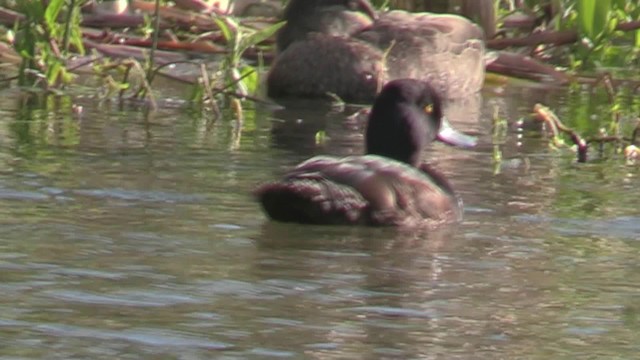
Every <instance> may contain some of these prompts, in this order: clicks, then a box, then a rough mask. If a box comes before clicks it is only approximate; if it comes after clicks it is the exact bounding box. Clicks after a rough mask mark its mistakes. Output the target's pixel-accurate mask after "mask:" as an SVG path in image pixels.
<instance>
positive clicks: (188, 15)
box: [0, 0, 640, 161]
mask: <svg viewBox="0 0 640 360" xmlns="http://www.w3.org/2000/svg"><path fill="white" fill-rule="evenodd" d="M373 2H374V3H375V5H376V6H378V7H381V8H385V9H386V8H401V9H406V10H413V11H425V10H438V11H452V12H457V13H461V14H462V15H466V16H468V17H470V18H472V19H473V20H474V21H476V22H477V23H479V24H481V25H482V27H483V28H484V30H485V33H486V34H487V41H486V46H487V48H488V50H489V51H495V53H494V56H493V59H492V60H491V61H488V62H487V71H488V74H487V82H498V83H507V82H509V81H510V80H509V79H510V78H522V79H527V80H530V81H535V82H541V83H548V84H550V86H557V85H568V86H573V85H574V84H577V85H578V86H579V85H581V84H588V85H591V86H594V87H595V86H598V87H600V86H601V87H603V88H604V89H605V91H606V93H607V94H608V97H609V100H610V104H611V119H609V120H607V121H603V123H604V124H608V125H603V128H606V129H607V130H606V131H602V132H601V134H600V135H598V136H596V137H593V138H590V139H587V140H584V139H583V137H582V136H580V135H579V134H578V133H577V132H576V131H574V130H571V129H569V128H567V127H566V126H564V125H562V123H561V122H560V120H559V119H558V118H557V116H555V115H554V114H553V111H551V109H549V108H547V107H545V106H543V105H541V104H539V105H536V107H535V108H534V109H532V113H533V114H534V115H532V118H534V119H538V120H539V121H542V122H543V123H545V124H546V125H547V128H548V129H550V131H551V136H552V138H553V139H554V140H553V141H554V143H556V142H557V140H558V139H559V137H560V136H562V135H563V134H565V135H566V136H567V137H568V138H569V139H570V141H571V142H572V144H573V145H574V148H575V151H576V153H577V154H578V155H577V158H578V161H586V160H587V157H586V149H587V145H588V144H590V143H597V144H599V145H600V147H602V144H604V143H607V142H611V143H614V144H616V145H615V146H616V147H617V148H618V149H619V150H620V153H624V154H625V157H626V158H627V159H631V158H634V159H635V157H637V151H636V150H634V149H635V142H636V134H637V132H638V131H639V128H640V125H635V127H634V128H633V129H634V130H633V134H632V136H630V137H624V136H623V135H622V134H621V130H620V128H621V126H620V121H621V117H622V115H621V112H622V111H621V109H620V106H618V102H617V100H616V95H617V93H618V92H619V88H621V87H624V88H626V89H630V90H627V91H631V93H632V94H638V92H640V78H639V77H638V74H639V73H640V72H638V71H637V70H638V69H640V4H637V3H634V2H628V1H624V0H537V1H536V0H529V1H525V0H451V1H434V2H426V1H418V0H412V1H407V0H395V1H394V0H387V1H373ZM427 3H429V4H430V7H427V6H426V4H427ZM281 8H282V1H280V0H237V1H232V0H229V1H213V0H209V1H205V0H174V1H172V2H168V1H160V0H155V1H150V0H147V1H145V0H115V1H98V0H48V1H46V0H22V1H11V0H0V36H1V37H0V87H2V88H7V87H13V86H18V87H19V88H20V89H22V90H24V91H30V92H43V93H54V94H56V93H64V92H65V89H68V88H70V87H72V86H73V84H74V79H75V78H76V77H77V76H78V74H84V75H89V76H94V77H95V78H97V79H100V83H101V86H100V90H101V96H103V97H107V98H108V97H116V98H118V99H119V100H123V99H128V100H134V101H140V102H141V103H143V104H148V105H149V106H151V107H154V106H157V104H156V99H155V96H154V93H155V91H154V80H155V79H156V77H157V76H162V77H165V78H169V79H170V80H171V81H175V82H178V83H183V84H185V85H186V86H190V87H191V88H192V89H193V91H192V92H191V95H190V99H188V100H189V101H191V102H192V103H193V104H196V105H198V106H199V107H200V108H202V109H206V110H207V111H210V113H211V118H212V119H213V120H215V119H217V118H218V117H219V116H220V113H221V110H220V109H221V108H228V109H231V110H232V111H233V112H234V114H235V115H236V118H237V119H239V120H240V121H241V120H242V117H243V116H242V114H243V110H242V109H243V103H244V102H245V101H246V100H250V101H254V102H261V103H270V101H269V100H268V99H265V98H264V97H263V96H260V95H259V90H260V89H259V84H260V83H261V75H262V74H264V73H265V69H267V68H268V66H269V64H270V63H271V61H272V60H273V59H274V57H275V55H276V54H275V47H274V41H273V38H274V34H275V33H276V32H277V30H278V29H279V28H280V27H281V26H282V25H283V23H282V22H280V21H279V20H278V19H279V17H278V16H279V13H280V11H281ZM634 70H635V71H634ZM185 100H187V99H185ZM637 115H638V114H635V116H637ZM638 124H640V121H639V122H638ZM631 147H633V148H631ZM629 149H631V150H629ZM627 154H629V155H627Z"/></svg>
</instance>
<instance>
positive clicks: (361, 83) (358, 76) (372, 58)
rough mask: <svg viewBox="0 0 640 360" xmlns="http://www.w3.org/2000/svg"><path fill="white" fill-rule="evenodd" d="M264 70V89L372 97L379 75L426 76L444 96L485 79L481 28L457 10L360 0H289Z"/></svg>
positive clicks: (469, 90) (381, 80)
mask: <svg viewBox="0 0 640 360" xmlns="http://www.w3.org/2000/svg"><path fill="white" fill-rule="evenodd" d="M284 20H286V21H287V24H286V25H285V26H284V27H283V28H282V29H281V30H280V32H279V34H278V37H277V45H278V49H279V54H278V56H277V58H276V60H275V62H274V63H273V65H272V67H271V70H270V72H269V74H268V77H267V92H268V95H269V96H271V97H275V98H279V97H323V96H325V95H326V94H327V93H333V94H336V95H338V96H339V97H340V98H342V99H344V100H346V101H351V102H368V101H371V100H372V99H373V98H374V97H375V94H376V93H377V92H378V91H379V90H380V88H381V87H382V85H383V84H385V83H386V82H388V81H390V80H393V79H399V78H416V79H420V80H426V81H429V82H430V83H431V84H432V86H434V87H435V88H436V90H437V91H438V92H440V93H441V95H442V96H443V97H445V98H460V97H465V96H468V95H469V94H473V93H476V92H477V91H479V90H480V88H481V87H482V84H483V82H484V69H485V60H484V56H485V49H484V41H483V32H482V30H481V29H480V27H478V26H477V25H475V24H473V23H472V22H470V21H469V20H467V19H466V18H463V17H460V16H457V15H448V14H444V15H443V14H431V13H418V14H413V13H408V12H405V11H399V10H397V11H390V12H382V13H376V12H375V10H374V9H373V7H372V6H371V4H370V3H369V2H368V1H366V0H357V1H356V0H311V1H309V0H291V1H290V2H289V3H288V5H287V7H286V8H285V11H284Z"/></svg>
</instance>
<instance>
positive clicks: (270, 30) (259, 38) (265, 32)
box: [239, 21, 286, 53]
mask: <svg viewBox="0 0 640 360" xmlns="http://www.w3.org/2000/svg"><path fill="white" fill-rule="evenodd" d="M284 24H286V21H281V22H279V23H275V24H273V25H271V26H269V27H267V28H264V29H261V30H258V31H256V32H254V33H253V34H251V35H248V36H245V37H244V38H243V39H242V41H241V42H240V49H239V50H240V52H241V53H243V52H244V51H245V50H247V49H248V48H250V47H252V46H255V45H257V44H259V43H261V42H263V41H265V40H266V39H268V38H270V37H272V36H273V35H274V34H275V33H276V32H277V31H278V30H279V29H280V28H281V27H282V26H284Z"/></svg>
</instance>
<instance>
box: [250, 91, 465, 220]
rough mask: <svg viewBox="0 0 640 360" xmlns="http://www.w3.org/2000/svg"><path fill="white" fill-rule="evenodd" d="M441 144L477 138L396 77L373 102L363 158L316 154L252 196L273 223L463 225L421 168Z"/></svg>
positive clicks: (437, 178)
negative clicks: (428, 151) (427, 151)
mask: <svg viewBox="0 0 640 360" xmlns="http://www.w3.org/2000/svg"><path fill="white" fill-rule="evenodd" d="M434 140H439V141H442V142H445V143H447V144H450V145H456V146H463V147H469V146H474V145H475V139H474V138H472V137H469V136H466V135H464V134H461V133H458V132H457V131H455V130H454V129H453V128H452V127H451V126H450V125H449V124H448V123H447V121H446V119H445V118H444V117H443V116H442V107H441V101H440V97H439V96H438V95H437V92H436V91H435V90H434V89H433V88H432V87H431V86H430V85H429V84H428V83H427V82H424V81H420V80H415V79H399V80H393V81H391V82H389V83H388V84H387V85H385V86H384V88H383V89H382V91H381V93H380V94H379V95H378V96H377V98H376V99H375V102H374V104H373V108H372V109H371V113H370V114H369V120H368V125H367V130H366V134H365V142H366V153H367V154H366V155H363V156H349V157H345V158H334V157H328V156H318V157H314V158H311V159H309V160H307V161H305V162H303V163H302V164H300V165H298V166H297V167H295V168H294V169H293V170H292V171H290V172H289V173H288V174H286V175H285V177H284V179H282V180H280V181H275V182H270V183H266V184H263V185H261V186H259V187H258V188H257V189H256V190H255V191H254V195H255V196H256V197H257V199H258V201H259V202H260V203H261V204H262V207H263V209H264V211H265V212H266V213H267V215H268V216H269V217H270V218H272V219H274V220H277V221H283V222H297V223H311V224H352V225H356V224H358V225H379V226H381V225H389V226H413V225H423V224H424V225H428V226H431V225H437V224H440V223H444V222H451V221H457V220H460V219H461V217H462V202H461V200H460V199H459V198H458V197H457V196H456V194H455V193H454V191H453V188H452V187H451V186H450V185H449V183H448V181H447V180H446V178H445V177H444V176H442V175H441V174H439V173H438V172H437V171H435V170H434V169H432V168H430V167H429V166H428V165H426V164H424V163H421V161H420V153H421V150H422V149H423V148H424V147H425V146H426V145H427V144H429V143H430V142H432V141H434Z"/></svg>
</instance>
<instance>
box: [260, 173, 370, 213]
mask: <svg viewBox="0 0 640 360" xmlns="http://www.w3.org/2000/svg"><path fill="white" fill-rule="evenodd" d="M253 194H254V195H255V196H256V197H257V198H258V201H260V203H261V204H262V207H263V209H264V211H265V212H266V213H267V215H268V216H269V217H270V218H272V219H274V220H277V221H284V222H296V223H307V224H357V223H362V222H365V221H366V213H367V211H368V204H367V202H366V201H365V200H364V199H363V197H362V196H361V195H360V194H359V193H358V192H357V191H355V190H354V189H353V188H350V187H348V186H344V185H341V184H337V183H335V182H333V181H331V180H328V179H326V178H323V177H309V178H302V179H301V178H293V179H286V180H284V181H280V182H272V183H267V184H264V185H261V186H259V187H258V188H257V189H256V190H255V191H254V192H253Z"/></svg>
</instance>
